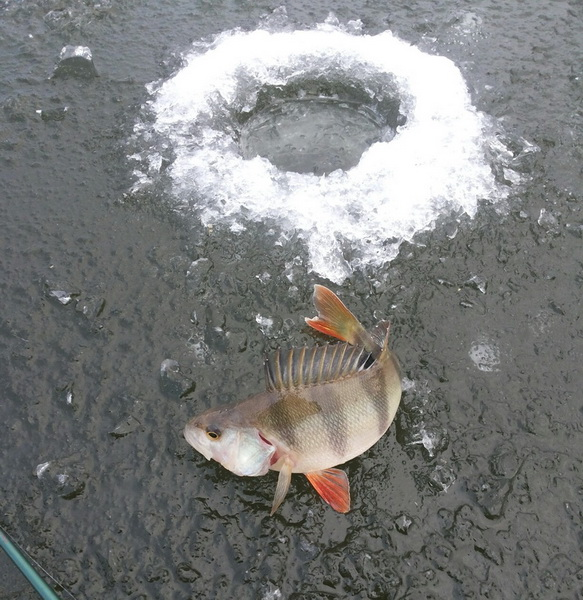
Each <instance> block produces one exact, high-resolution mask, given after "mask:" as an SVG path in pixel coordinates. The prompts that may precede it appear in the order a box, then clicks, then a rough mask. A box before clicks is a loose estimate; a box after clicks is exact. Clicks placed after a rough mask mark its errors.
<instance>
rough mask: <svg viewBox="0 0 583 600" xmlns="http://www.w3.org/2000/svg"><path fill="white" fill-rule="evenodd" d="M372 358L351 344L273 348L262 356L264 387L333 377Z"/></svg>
mask: <svg viewBox="0 0 583 600" xmlns="http://www.w3.org/2000/svg"><path fill="white" fill-rule="evenodd" d="M375 362H376V360H375V359H374V357H373V356H372V355H371V353H370V352H367V351H366V350H365V349H364V348H361V347H359V346H352V345H351V344H327V345H325V346H314V347H313V348H290V349H289V350H277V351H276V352H275V354H273V355H271V356H268V357H267V358H266V359H265V379H266V383H267V390H268V391H273V390H278V391H281V390H290V389H293V388H298V387H304V386H310V385H318V384H321V383H328V382H330V381H337V380H339V379H343V378H345V377H349V376H350V375H353V374H354V373H358V372H359V371H362V370H364V369H368V368H370V367H371V366H372V365H374V364H375Z"/></svg>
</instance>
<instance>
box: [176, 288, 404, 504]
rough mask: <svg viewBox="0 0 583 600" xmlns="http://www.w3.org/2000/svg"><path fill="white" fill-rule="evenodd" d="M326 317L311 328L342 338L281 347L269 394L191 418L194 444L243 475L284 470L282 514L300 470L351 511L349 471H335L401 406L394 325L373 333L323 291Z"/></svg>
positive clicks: (269, 370)
mask: <svg viewBox="0 0 583 600" xmlns="http://www.w3.org/2000/svg"><path fill="white" fill-rule="evenodd" d="M314 305H315V307H316V310H317V312H318V316H317V317H314V318H312V319H309V318H306V322H307V323H308V325H310V326H311V327H313V328H314V329H317V330H318V331H320V332H322V333H325V334H327V335H330V336H332V337H335V338H338V339H339V340H342V342H343V343H335V344H327V345H323V346H316V347H313V348H292V349H289V350H278V351H277V352H276V353H275V354H274V355H273V356H271V357H268V358H266V360H265V373H266V380H267V390H266V391H265V392H263V393H260V394H257V395H256V396H253V397H251V398H249V399H248V400H245V401H243V402H240V403H236V404H231V405H228V406H222V407H219V408H213V409H210V410H207V411H206V412H204V413H202V414H200V415H198V416H196V417H194V418H193V419H191V420H190V421H189V422H188V423H187V425H186V427H185V429H184V437H185V438H186V441H187V442H188V443H189V444H190V445H191V446H193V447H194V448H195V449H196V450H198V451H199V452H200V453H201V454H203V455H204V456H205V457H206V458H207V459H209V460H210V459H213V460H216V461H217V462H219V463H220V464H221V465H223V466H224V467H225V468H227V469H228V470H229V471H232V472H233V473H235V474H236V475H245V476H258V475H265V474H266V473H267V472H268V471H269V470H270V469H271V470H274V471H279V478H278V481H277V487H276V491H275V497H274V499H273V505H272V509H271V514H273V513H274V512H275V511H276V510H277V509H278V507H279V505H280V504H281V503H282V501H283V499H284V498H285V496H286V494H287V491H288V488H289V485H290V481H291V476H292V473H303V474H305V475H306V477H307V478H308V480H309V481H310V483H311V484H312V485H313V486H314V488H315V489H316V491H317V492H318V493H319V494H320V496H321V497H322V498H323V499H324V501H325V502H327V503H328V504H329V505H330V506H332V508H334V509H335V510H336V511H338V512H342V513H345V512H348V510H349V509H350V486H349V483H348V477H347V476H346V473H345V472H344V471H342V470H340V469H336V468H333V467H335V466H336V465H340V464H342V463H345V462H346V461H348V460H350V459H351V458H354V457H355V456H358V455H359V454H362V453H363V452H364V451H365V450H368V449H369V448H370V447H371V446H372V445H373V444H375V443H376V442H377V441H378V440H379V439H380V438H381V436H382V435H383V434H384V433H385V431H387V429H388V428H389V425H390V424H391V422H392V421H393V419H394V417H395V413H396V412H397V408H398V406H399V402H400V400H401V374H400V368H399V363H398V360H397V358H396V356H395V354H393V353H392V352H391V351H390V350H389V348H388V337H389V323H388V322H387V321H380V322H379V323H378V324H377V325H376V327H375V328H374V329H373V330H372V331H371V332H368V331H367V330H366V329H365V328H364V327H363V326H362V325H361V323H360V322H359V321H358V320H357V319H356V317H355V316H354V315H353V314H352V313H351V312H350V311H349V310H348V309H347V308H346V306H344V304H343V303H342V301H341V300H340V299H339V298H338V297H337V296H336V295H335V294H334V293H333V292H332V291H331V290H329V289H328V288H326V287H324V286H321V285H316V286H314Z"/></svg>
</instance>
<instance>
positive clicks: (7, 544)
mask: <svg viewBox="0 0 583 600" xmlns="http://www.w3.org/2000/svg"><path fill="white" fill-rule="evenodd" d="M0 547H1V548H2V550H4V552H6V554H8V556H9V557H10V559H11V560H12V562H14V564H15V565H16V566H17V567H18V568H19V569H20V571H21V572H22V574H23V575H24V576H25V577H26V578H27V579H28V581H29V583H30V585H32V587H34V589H35V590H36V591H37V592H38V594H39V595H40V597H41V598H43V600H61V599H60V598H59V596H57V594H55V592H54V591H53V589H52V588H51V587H50V586H49V585H48V584H47V583H46V581H45V580H44V579H43V578H42V577H41V576H40V575H39V573H38V571H37V570H36V569H35V568H34V566H33V565H32V563H31V559H29V558H28V557H27V556H26V554H25V553H24V551H22V550H20V549H19V548H18V547H17V546H16V544H15V543H14V542H13V541H12V540H11V539H10V538H9V537H8V534H7V533H6V532H5V531H4V529H3V528H2V527H1V526H0Z"/></svg>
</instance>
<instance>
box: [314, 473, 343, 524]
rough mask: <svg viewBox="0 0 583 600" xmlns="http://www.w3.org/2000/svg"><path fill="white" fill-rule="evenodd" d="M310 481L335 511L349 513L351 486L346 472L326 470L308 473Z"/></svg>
mask: <svg viewBox="0 0 583 600" xmlns="http://www.w3.org/2000/svg"><path fill="white" fill-rule="evenodd" d="M306 477H307V478H308V481H309V482H310V483H311V484H312V485H313V486H314V488H315V489H316V491H317V492H318V494H320V496H322V499H323V500H324V502H327V503H328V504H329V505H330V506H331V507H332V508H333V509H334V510H336V511H338V512H341V513H347V512H348V511H349V510H350V484H349V483H348V477H347V476H346V473H345V472H344V471H341V470H340V469H326V470H325V471H314V472H313V473H306Z"/></svg>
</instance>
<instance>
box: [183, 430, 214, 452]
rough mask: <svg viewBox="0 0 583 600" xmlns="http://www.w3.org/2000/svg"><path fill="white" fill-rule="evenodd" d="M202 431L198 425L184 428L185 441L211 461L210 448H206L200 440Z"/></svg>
mask: <svg viewBox="0 0 583 600" xmlns="http://www.w3.org/2000/svg"><path fill="white" fill-rule="evenodd" d="M200 432H201V429H200V428H199V427H197V426H196V425H194V426H193V425H191V424H190V423H188V424H187V425H186V427H185V428H184V432H183V433H184V439H185V440H186V441H187V442H188V443H189V444H190V445H191V446H192V447H193V448H194V449H195V450H197V451H198V452H200V453H201V454H202V455H203V456H204V457H205V458H206V459H207V460H211V454H212V453H211V451H210V449H209V448H205V445H204V444H202V443H201V438H200Z"/></svg>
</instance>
